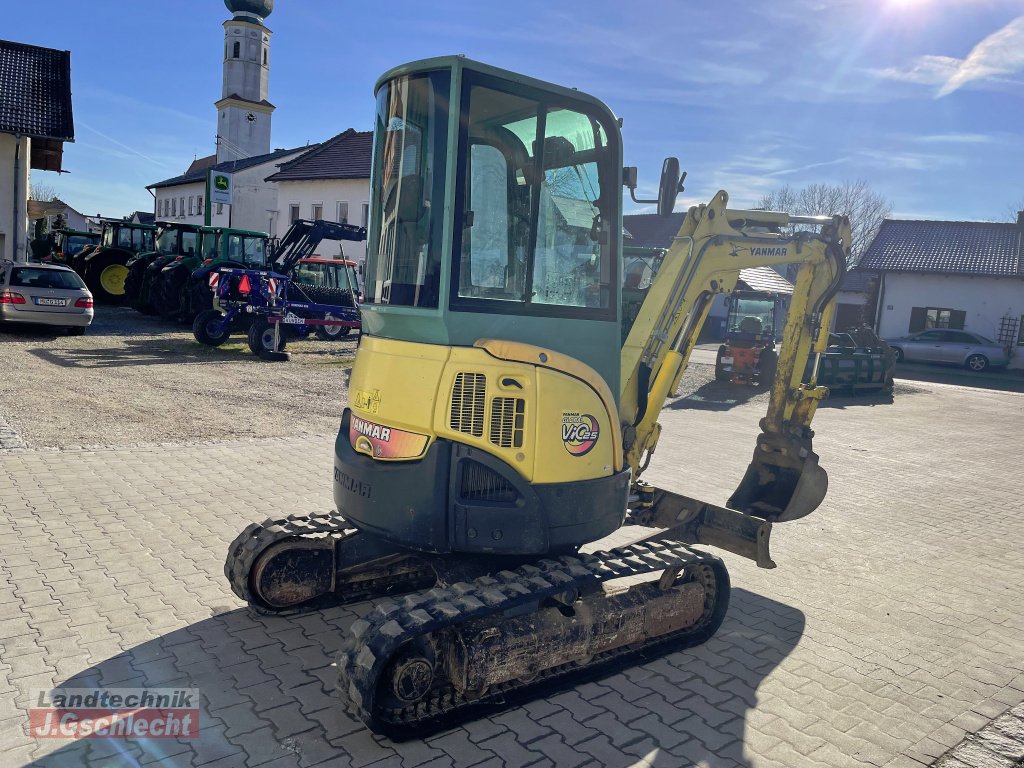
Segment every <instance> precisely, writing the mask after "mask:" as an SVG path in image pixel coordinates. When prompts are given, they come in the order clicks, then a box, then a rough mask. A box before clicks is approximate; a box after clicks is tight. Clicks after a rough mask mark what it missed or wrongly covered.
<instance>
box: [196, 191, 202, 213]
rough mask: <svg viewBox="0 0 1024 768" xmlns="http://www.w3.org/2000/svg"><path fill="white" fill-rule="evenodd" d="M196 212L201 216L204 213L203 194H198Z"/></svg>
mask: <svg viewBox="0 0 1024 768" xmlns="http://www.w3.org/2000/svg"><path fill="white" fill-rule="evenodd" d="M196 213H197V214H199V215H200V216H202V215H203V196H202V195H196Z"/></svg>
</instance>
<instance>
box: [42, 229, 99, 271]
mask: <svg viewBox="0 0 1024 768" xmlns="http://www.w3.org/2000/svg"><path fill="white" fill-rule="evenodd" d="M99 242H100V234H99V232H84V231H82V230H79V229H58V230H55V231H54V246H53V254H52V255H51V256H50V261H56V262H59V263H61V264H68V265H70V264H71V261H72V259H74V258H75V257H76V256H77V255H78V254H79V253H81V252H82V251H83V250H85V249H86V248H89V247H90V246H95V245H99ZM90 250H91V249H90Z"/></svg>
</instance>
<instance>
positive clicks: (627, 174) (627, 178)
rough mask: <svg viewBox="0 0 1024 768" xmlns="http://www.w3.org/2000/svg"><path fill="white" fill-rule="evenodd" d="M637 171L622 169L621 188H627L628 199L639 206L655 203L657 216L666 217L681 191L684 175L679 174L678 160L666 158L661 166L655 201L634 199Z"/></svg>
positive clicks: (628, 167)
mask: <svg viewBox="0 0 1024 768" xmlns="http://www.w3.org/2000/svg"><path fill="white" fill-rule="evenodd" d="M637 177H638V174H637V170H636V168H635V167H633V166H627V167H626V168H623V169H622V186H624V187H629V197H630V198H631V199H632V200H633V202H634V203H637V204H639V205H649V204H651V203H657V205H658V215H659V216H668V215H669V214H671V213H672V210H673V209H674V208H675V206H676V198H677V197H679V193H680V192H682V191H683V181H684V180H685V179H686V174H685V173H683V174H682V175H680V173H679V158H677V157H667V158H665V162H664V163H663V164H662V166H661V181H660V182H659V184H658V199H657V200H638V199H637V197H636V187H637Z"/></svg>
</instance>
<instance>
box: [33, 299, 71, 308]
mask: <svg viewBox="0 0 1024 768" xmlns="http://www.w3.org/2000/svg"><path fill="white" fill-rule="evenodd" d="M36 304H38V305H40V306H44V307H63V306H64V299H42V298H39V297H36Z"/></svg>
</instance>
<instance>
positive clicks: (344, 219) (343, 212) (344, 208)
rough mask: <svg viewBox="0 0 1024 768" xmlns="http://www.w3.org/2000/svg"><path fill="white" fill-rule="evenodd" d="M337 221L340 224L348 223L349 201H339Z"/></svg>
mask: <svg viewBox="0 0 1024 768" xmlns="http://www.w3.org/2000/svg"><path fill="white" fill-rule="evenodd" d="M337 221H338V223H339V224H348V203H343V202H340V201H339V202H338V217H337Z"/></svg>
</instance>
